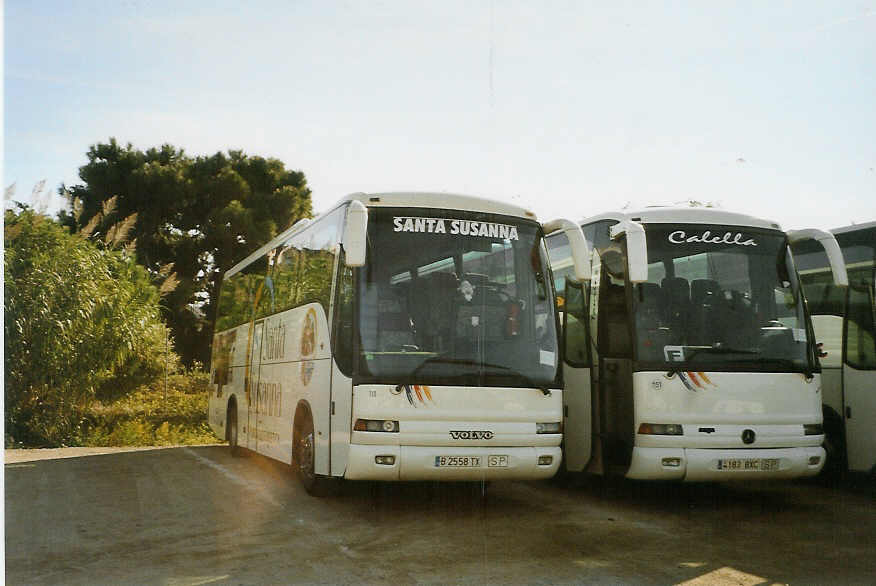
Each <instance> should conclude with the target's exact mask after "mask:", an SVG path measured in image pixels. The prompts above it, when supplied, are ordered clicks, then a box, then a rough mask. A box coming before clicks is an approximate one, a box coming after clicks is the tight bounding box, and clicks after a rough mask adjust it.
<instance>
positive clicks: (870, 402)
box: [843, 364, 876, 472]
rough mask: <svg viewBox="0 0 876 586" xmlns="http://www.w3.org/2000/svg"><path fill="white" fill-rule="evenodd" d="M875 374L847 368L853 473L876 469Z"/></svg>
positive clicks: (848, 434) (849, 451) (848, 433)
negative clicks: (875, 425) (874, 425)
mask: <svg viewBox="0 0 876 586" xmlns="http://www.w3.org/2000/svg"><path fill="white" fill-rule="evenodd" d="M873 381H874V371H873V370H858V369H855V368H852V367H851V366H849V365H848V364H846V365H845V366H844V367H843V382H844V386H845V401H846V411H845V414H844V417H845V419H846V453H847V454H848V459H849V470H857V471H862V472H869V471H870V470H872V469H873V467H874V466H876V433H873V422H874V421H876V389H874V382H873Z"/></svg>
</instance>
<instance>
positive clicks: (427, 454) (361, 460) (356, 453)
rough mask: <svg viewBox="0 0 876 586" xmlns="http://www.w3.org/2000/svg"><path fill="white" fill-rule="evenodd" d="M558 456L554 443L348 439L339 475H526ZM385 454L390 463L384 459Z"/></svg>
mask: <svg viewBox="0 0 876 586" xmlns="http://www.w3.org/2000/svg"><path fill="white" fill-rule="evenodd" d="M561 458H562V450H561V448H560V447H559V446H545V447H514V448H510V447H508V448H506V447H501V446H499V447H475V446H466V447H452V446H393V445H386V446H379V445H361V444H351V445H350V452H349V456H348V459H347V471H346V472H345V474H344V478H348V479H350V480H390V481H391V480H449V481H465V480H470V481H475V480H520V479H530V480H531V479H540V478H550V477H552V476H553V475H554V474H556V472H557V468H558V467H559V465H560V459H561ZM390 459H391V460H392V463H391V464H389V463H387V462H388V461H389V460H390ZM378 461H380V462H382V463H378ZM548 461H549V462H548ZM539 462H541V463H539Z"/></svg>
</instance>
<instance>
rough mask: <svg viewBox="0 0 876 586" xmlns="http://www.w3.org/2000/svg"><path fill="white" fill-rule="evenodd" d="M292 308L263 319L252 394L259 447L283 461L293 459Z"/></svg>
mask: <svg viewBox="0 0 876 586" xmlns="http://www.w3.org/2000/svg"><path fill="white" fill-rule="evenodd" d="M293 313H294V310H293V312H286V313H284V314H280V315H275V316H272V317H269V318H267V319H266V320H265V322H264V323H265V325H264V327H265V337H264V342H263V344H262V351H261V369H260V371H259V381H258V386H257V388H256V389H255V393H254V396H253V406H254V412H255V413H256V416H255V417H256V420H257V421H256V428H255V433H256V434H257V435H258V451H259V452H260V453H262V454H264V455H266V456H268V457H270V458H274V459H276V460H280V461H281V462H285V463H286V464H290V463H291V462H292V424H291V421H292V417H293V416H294V409H295V404H296V402H297V401H296V400H295V397H296V395H298V394H300V393H297V392H296V390H297V389H295V384H294V381H295V377H294V375H295V374H297V372H298V369H297V368H296V367H298V363H297V362H293V361H291V360H290V358H294V353H295V349H294V348H292V346H293V344H290V343H289V336H288V335H287V334H288V331H289V329H290V328H289V324H288V322H289V318H290V317H291V316H292V314H293Z"/></svg>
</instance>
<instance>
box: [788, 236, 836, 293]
mask: <svg viewBox="0 0 876 586" xmlns="http://www.w3.org/2000/svg"><path fill="white" fill-rule="evenodd" d="M803 240H815V241H816V242H818V243H819V244H820V245H821V246H822V248H824V252H825V254H827V260H828V262H830V270H831V272H832V273H833V282H834V284H835V285H837V286H838V287H847V286H848V284H849V275H848V273H847V272H846V263H845V260H844V259H843V251H842V250H841V249H840V247H839V244H838V243H837V241H836V238H835V237H834V235H833V234H831V233H830V232H824V231H823V230H816V229H815V228H809V229H806V230H788V242H790V243H791V244H794V243H795V242H802V241H803Z"/></svg>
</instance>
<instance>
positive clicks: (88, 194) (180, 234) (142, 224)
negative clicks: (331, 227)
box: [61, 139, 311, 365]
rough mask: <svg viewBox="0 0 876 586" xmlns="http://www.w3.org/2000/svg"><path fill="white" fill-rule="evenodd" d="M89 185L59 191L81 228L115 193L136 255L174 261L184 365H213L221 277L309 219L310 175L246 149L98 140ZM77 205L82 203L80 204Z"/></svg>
mask: <svg viewBox="0 0 876 586" xmlns="http://www.w3.org/2000/svg"><path fill="white" fill-rule="evenodd" d="M87 156H88V162H87V163H86V164H85V165H83V166H82V167H80V169H79V176H80V178H81V179H82V181H83V183H82V184H80V185H75V186H72V187H70V188H69V189H67V188H62V189H63V190H64V192H65V193H66V194H67V196H68V197H69V199H70V201H71V204H73V207H74V210H75V209H79V210H81V213H80V215H79V217H78V218H77V217H75V213H74V214H70V213H62V215H61V221H62V222H64V223H65V224H67V225H70V226H73V227H82V226H85V225H87V224H88V222H90V221H92V219H93V218H94V217H95V216H97V215H98V214H100V213H101V212H102V209H103V205H104V203H105V202H107V201H108V200H110V199H111V198H113V197H116V198H117V199H116V204H115V205H116V213H117V214H118V216H119V217H127V216H129V215H131V214H134V213H136V214H137V223H136V226H135V227H134V228H133V236H134V237H135V238H136V242H137V260H138V262H140V263H141V264H142V265H143V266H144V267H146V269H147V270H148V271H149V272H150V273H151V274H153V275H158V274H159V273H160V272H161V271H162V270H165V267H167V266H168V264H170V263H173V265H172V266H173V270H174V271H175V273H176V275H175V277H174V279H175V280H177V281H178V283H177V285H176V288H175V290H174V291H173V292H171V293H170V294H169V295H168V297H167V298H166V300H165V304H166V306H167V308H168V315H167V318H168V323H169V324H170V327H171V329H172V330H173V333H174V337H175V339H176V341H177V346H176V348H177V351H178V352H179V353H180V356H181V358H182V360H183V362H184V363H185V364H187V365H191V364H193V363H194V362H195V361H200V362H207V360H208V358H209V348H210V340H211V336H212V320H213V317H214V312H215V304H216V299H217V295H216V293H217V290H218V285H219V283H220V282H221V279H222V275H223V273H224V272H225V271H226V270H228V269H229V268H231V267H232V266H233V265H234V264H235V263H236V262H238V261H240V260H242V259H243V258H244V257H245V256H246V255H247V254H249V253H250V252H252V251H254V250H256V249H257V248H258V247H259V246H261V245H263V244H264V243H266V242H267V241H268V240H270V239H271V238H273V237H274V236H275V235H276V234H277V233H278V231H280V230H283V229H285V228H286V227H287V226H289V225H291V224H292V223H294V222H295V221H297V220H299V219H301V218H305V217H310V215H311V202H310V190H309V188H308V187H307V181H306V179H305V177H304V174H303V173H301V172H299V171H289V170H287V169H286V168H285V166H284V164H283V163H282V162H281V161H279V160H277V159H272V158H267V159H266V158H262V157H258V156H249V155H246V154H244V153H243V152H242V151H229V152H228V153H227V154H226V153H221V152H219V153H216V154H215V155H212V156H208V157H190V156H188V155H186V154H185V152H184V151H183V150H182V149H178V148H176V147H174V146H171V145H168V144H165V145H162V146H161V147H160V148H151V149H148V150H146V151H141V150H139V149H135V148H134V147H133V146H132V145H130V144H128V145H126V146H121V145H120V144H118V143H117V142H116V140H115V139H110V140H109V142H108V143H101V144H97V145H94V146H92V147H91V148H90V149H89V151H88V154H87ZM77 206H79V207H78V208H77Z"/></svg>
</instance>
